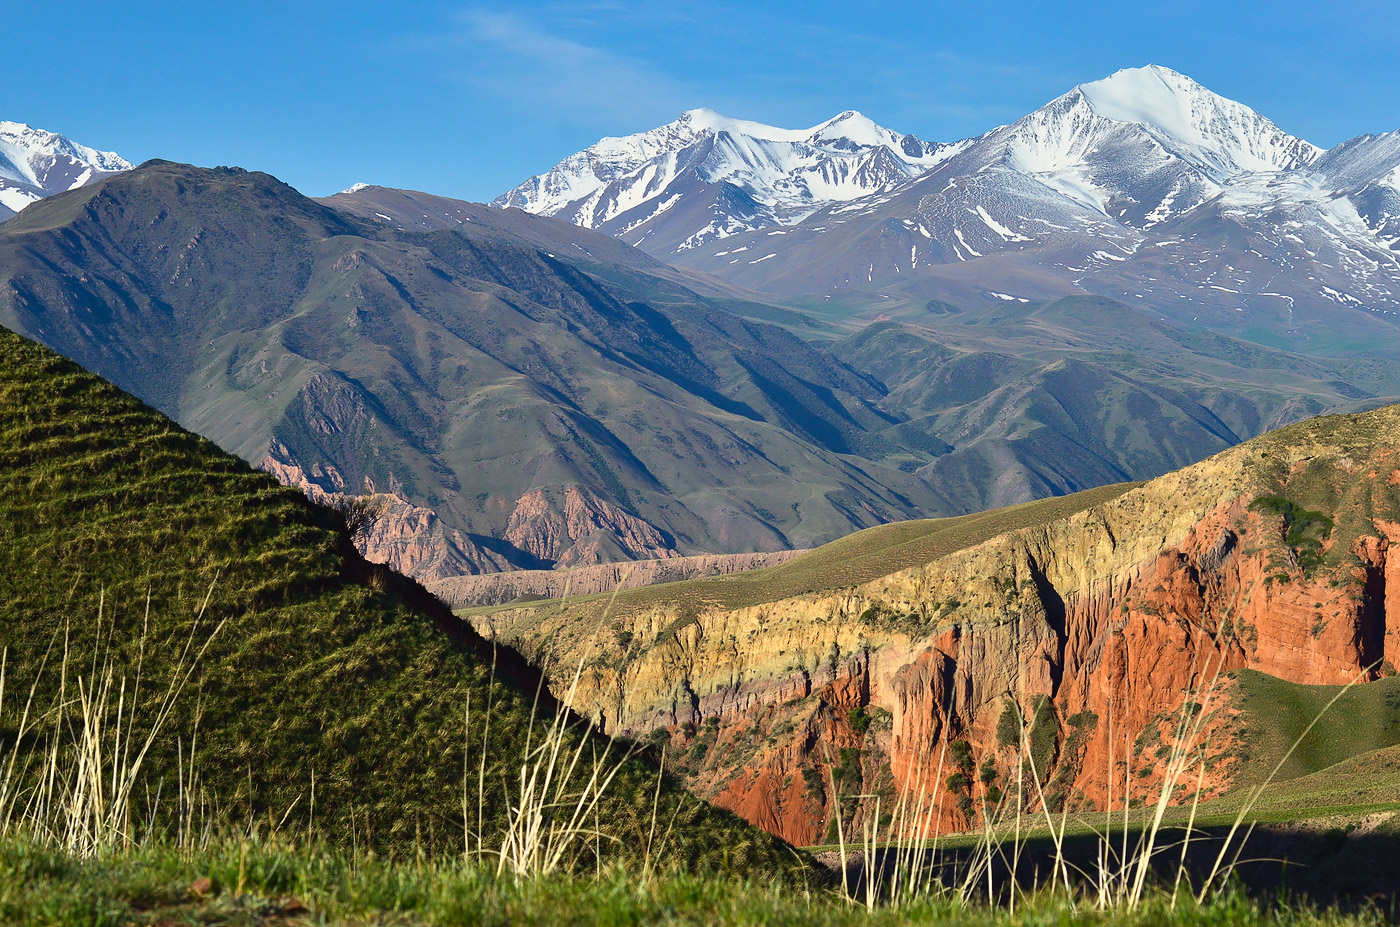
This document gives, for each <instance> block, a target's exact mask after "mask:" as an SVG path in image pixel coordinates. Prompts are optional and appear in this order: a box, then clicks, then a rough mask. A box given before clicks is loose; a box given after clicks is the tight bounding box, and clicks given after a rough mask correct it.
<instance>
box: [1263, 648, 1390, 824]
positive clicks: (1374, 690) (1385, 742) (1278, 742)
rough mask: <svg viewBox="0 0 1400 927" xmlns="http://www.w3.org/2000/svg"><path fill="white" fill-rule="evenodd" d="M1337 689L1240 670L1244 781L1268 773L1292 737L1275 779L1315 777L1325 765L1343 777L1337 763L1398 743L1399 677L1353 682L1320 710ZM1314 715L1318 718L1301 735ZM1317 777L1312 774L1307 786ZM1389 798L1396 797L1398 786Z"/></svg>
mask: <svg viewBox="0 0 1400 927" xmlns="http://www.w3.org/2000/svg"><path fill="white" fill-rule="evenodd" d="M1340 690H1341V687H1340V686H1301V685H1297V684H1295V683H1290V682H1285V681H1284V680H1282V679H1278V678H1276V677H1274V676H1269V675H1266V674H1264V673H1259V672H1255V671H1253V670H1241V671H1240V701H1239V704H1240V707H1241V709H1242V710H1243V711H1244V715H1245V730H1246V731H1247V732H1248V748H1247V749H1248V750H1249V754H1250V759H1249V761H1248V764H1247V765H1246V767H1245V768H1244V770H1243V772H1242V778H1243V780H1244V781H1245V782H1248V781H1250V780H1257V779H1260V778H1262V777H1264V776H1267V775H1268V774H1269V773H1270V772H1271V771H1272V770H1273V769H1274V767H1275V766H1277V765H1278V763H1279V762H1280V761H1281V760H1283V758H1284V755H1285V754H1286V753H1287V752H1288V750H1289V748H1290V747H1292V746H1293V744H1294V743H1295V742H1297V744H1298V747H1297V749H1296V750H1294V751H1293V754H1292V756H1290V757H1288V759H1287V760H1286V761H1285V762H1284V764H1283V766H1282V767H1281V768H1280V769H1279V773H1278V776H1277V778H1278V779H1279V780H1290V779H1301V778H1303V777H1314V776H1316V775H1317V774H1319V773H1323V772H1324V771H1327V770H1335V771H1336V772H1339V773H1342V776H1341V778H1345V777H1346V774H1345V772H1344V771H1343V770H1342V769H1340V766H1341V765H1346V768H1347V769H1350V768H1351V767H1352V766H1353V765H1355V764H1349V763H1348V762H1347V761H1350V760H1353V759H1355V758H1359V757H1362V756H1363V755H1366V754H1372V753H1375V752H1377V751H1389V750H1391V748H1394V747H1397V746H1400V676H1392V677H1390V678H1387V679H1378V680H1376V681H1374V682H1370V683H1367V684H1366V685H1359V686H1355V687H1353V688H1351V689H1349V690H1347V692H1346V693H1345V694H1343V695H1342V697H1341V698H1340V699H1339V700H1338V701H1337V703H1336V704H1335V705H1333V706H1332V707H1331V709H1329V710H1328V711H1327V712H1326V714H1323V709H1324V708H1326V707H1327V703H1328V702H1330V701H1332V699H1333V697H1335V696H1336V695H1337V693H1338V692H1339V691H1340ZM1319 716H1321V720H1319V721H1318V723H1317V724H1316V725H1314V726H1313V728H1312V730H1311V731H1308V733H1307V735H1306V736H1304V731H1307V728H1308V725H1309V724H1312V722H1313V720H1314V719H1316V718H1318V717H1319ZM1300 737H1301V738H1302V740H1301V741H1300V740H1299V738H1300ZM1353 771H1354V770H1353ZM1391 778H1392V779H1394V778H1396V776H1394V775H1392V777H1391ZM1321 781H1322V780H1321V779H1320V778H1314V779H1313V780H1312V782H1311V783H1310V786H1312V787H1316V786H1317V785H1318V784H1319V783H1320V782H1321ZM1356 784H1357V783H1356V782H1355V781H1352V782H1351V783H1350V785H1352V786H1355V785H1356ZM1394 797H1395V800H1397V801H1400V791H1397V792H1396V793H1395V796H1394Z"/></svg>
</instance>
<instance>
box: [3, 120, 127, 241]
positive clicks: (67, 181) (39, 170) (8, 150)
mask: <svg viewBox="0 0 1400 927" xmlns="http://www.w3.org/2000/svg"><path fill="white" fill-rule="evenodd" d="M131 166H132V165H131V162H129V161H127V160H126V159H125V158H123V157H121V156H120V155H118V154H116V153H115V152H111V151H98V150H97V149H96V148H89V147H88V146H86V145H79V144H77V143H76V142H74V141H71V140H70V139H68V138H66V137H64V136H62V135H59V134H57V133H55V132H46V131H44V130H43V129H35V128H32V127H30V126H27V125H25V124H23V123H20V122H0V221H4V220H5V219H8V218H9V217H10V216H12V215H14V214H15V213H17V212H19V211H20V210H21V209H23V208H24V207H26V206H28V205H29V204H30V203H32V202H34V201H35V200H39V199H43V198H44V197H46V196H50V195H52V194H54V193H62V192H63V191H64V190H72V189H74V188H75V187H81V186H82V185H83V184H85V183H87V182H88V181H90V180H93V179H95V178H97V177H101V176H103V175H104V174H111V173H114V172H116V171H126V170H130V169H131Z"/></svg>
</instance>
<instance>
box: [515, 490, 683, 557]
mask: <svg viewBox="0 0 1400 927" xmlns="http://www.w3.org/2000/svg"><path fill="white" fill-rule="evenodd" d="M505 539H506V540H507V541H509V542H510V543H511V544H512V545H514V546H515V547H517V548H519V549H520V550H523V551H525V552H526V553H528V554H530V555H531V556H533V557H534V558H535V559H537V560H541V561H545V562H549V563H553V564H556V565H557V566H561V567H571V566H587V565H590V564H595V563H603V562H606V561H609V560H637V559H649V558H657V557H659V558H668V557H679V556H680V553H679V552H678V551H677V550H676V548H675V543H674V541H673V540H672V539H671V538H670V537H669V536H668V535H667V534H666V533H665V532H664V531H661V530H660V529H659V528H656V527H655V526H653V525H651V524H648V523H647V522H645V521H643V520H642V519H640V518H637V517H636V516H635V515H629V514H628V513H627V512H624V511H623V510H622V509H620V508H618V507H617V506H615V505H613V504H612V503H610V502H608V501H606V500H604V499H600V498H598V497H597V496H595V495H594V494H593V493H591V492H589V491H588V490H586V489H584V488H582V487H580V486H566V487H563V489H562V491H553V492H551V491H549V490H544V489H532V490H530V491H529V492H527V493H525V495H523V496H521V497H520V498H519V499H517V500H516V503H515V511H513V512H512V513H511V516H510V523H509V524H508V525H507V527H506V534H505Z"/></svg>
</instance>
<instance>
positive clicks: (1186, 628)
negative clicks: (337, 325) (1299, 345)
mask: <svg viewBox="0 0 1400 927" xmlns="http://www.w3.org/2000/svg"><path fill="white" fill-rule="evenodd" d="M1397 544H1400V408H1397V407H1390V408H1387V409H1382V410H1379V411H1377V412H1373V413H1367V414H1365V415H1362V416H1355V417H1350V418H1343V417H1337V418H1331V419H1318V420H1314V421H1311V422H1305V423H1302V424H1300V425H1298V426H1293V427H1291V428H1288V429H1285V430H1283V431H1281V432H1278V433H1275V434H1274V435H1269V436H1266V437H1265V438H1262V439H1259V440H1256V441H1253V442H1250V443H1248V444H1246V445H1242V446H1241V447H1238V448H1234V449H1232V450H1230V451H1227V452H1225V453H1223V454H1220V455H1218V456H1217V457H1214V458H1211V459H1210V460H1207V461H1204V462H1202V463H1200V464H1197V465H1195V466H1192V467H1189V468H1186V469H1185V470H1181V471H1178V472H1177V473H1173V474H1168V475H1167V476H1164V477H1162V478H1160V479H1157V480H1154V481H1152V482H1151V483H1148V484H1145V485H1143V486H1141V487H1138V488H1136V489H1132V490H1130V491H1128V492H1126V493H1124V494H1123V495H1121V496H1118V497H1117V498H1115V499H1113V500H1111V501H1109V502H1106V503H1103V504H1101V505H1098V506H1095V507H1093V508H1090V509H1087V510H1086V511H1082V512H1080V513H1078V514H1076V515H1072V516H1070V517H1067V518H1062V519H1059V520H1055V521H1050V522H1048V523H1045V524H1041V525H1037V526H1034V527H1029V528H1023V529H1020V530H1015V531H1010V532H1008V533H1005V534H1002V535H1000V536H996V537H994V538H992V539H991V540H989V541H986V542H984V543H981V544H978V545H976V546H973V547H969V548H966V549H963V550H959V551H957V552H955V553H952V554H950V555H947V556H944V557H941V558H939V559H937V560H935V561H933V562H931V563H928V564H926V565H923V566H919V567H914V568H912V569H906V570H902V571H899V572H896V573H892V574H890V575H888V576H884V577H882V578H879V579H876V580H874V581H872V582H867V583H864V584H863V585H858V586H854V587H846V588H841V589H830V590H824V591H813V592H811V593H809V594H805V595H799V596H794V597H790V598H785V599H781V600H778V601H771V602H764V603H762V604H758V605H752V606H747V607H743V608H729V609H725V608H718V607H711V606H707V605H706V603H705V602H702V601H691V600H688V599H687V597H686V595H685V591H684V590H685V587H684V586H677V587H673V588H674V594H673V595H671V596H670V597H669V598H667V599H665V600H664V601H662V602H661V603H660V604H657V603H656V601H655V597H652V599H650V600H647V601H650V602H651V604H643V605H642V606H639V607H637V608H635V609H628V608H625V607H624V608H622V609H620V610H619V611H618V612H617V613H616V614H615V615H608V616H607V623H606V624H605V625H604V627H605V628H606V630H605V631H604V632H603V634H602V635H601V636H600V637H599V638H598V639H589V637H588V632H591V630H592V629H593V628H595V627H597V626H598V622H599V619H600V615H599V613H598V612H597V608H598V606H593V605H589V604H587V603H582V604H580V605H578V606H577V607H575V608H573V609H561V608H559V607H558V606H554V607H552V608H551V609H549V610H545V609H539V608H529V607H522V608H521V609H519V610H516V611H510V612H505V613H500V612H497V613H494V614H492V615H490V616H486V617H482V618H480V619H474V620H477V621H478V628H479V630H482V631H483V632H484V633H488V634H496V635H498V636H500V637H502V638H503V639H506V640H508V641H510V642H512V643H513V644H515V645H516V646H518V647H520V648H521V649H523V650H524V651H525V652H526V653H527V654H528V653H530V652H532V651H533V652H535V653H536V655H537V656H539V657H541V658H543V657H544V656H545V655H546V652H547V653H548V655H549V657H550V659H553V660H555V661H558V663H557V669H556V672H557V671H558V669H562V668H563V667H568V668H569V669H570V670H571V669H572V667H573V666H574V665H577V661H578V659H580V657H583V658H584V659H585V660H586V663H587V671H586V673H585V677H584V679H583V682H582V685H581V686H580V689H579V692H578V693H577V696H576V698H575V703H574V704H575V707H577V708H579V709H580V710H582V711H585V712H587V713H589V714H591V715H592V716H594V717H595V718H596V719H597V720H598V722H599V723H601V724H602V725H604V726H606V727H608V728H610V729H613V730H617V731H620V732H624V733H628V734H632V735H638V736H646V737H649V738H654V739H656V740H658V741H660V742H664V743H667V744H669V745H670V748H671V751H672V754H673V756H674V757H675V763H676V765H677V767H678V768H680V769H681V770H682V771H683V772H684V774H685V775H686V777H687V778H688V780H689V782H690V784H691V785H692V787H694V788H695V789H696V790H697V791H698V792H699V793H700V794H702V795H704V796H706V797H708V798H710V799H711V800H713V801H716V802H717V803H719V804H721V805H722V806H724V807H727V808H730V809H732V810H734V811H736V812H737V813H739V814H740V815H742V816H744V817H745V818H746V819H748V820H749V821H751V822H752V823H755V824H757V825H759V826H762V827H764V828H766V829H768V830H770V831H772V832H774V833H777V834H780V835H781V836H783V837H784V838H786V839H788V840H790V841H793V842H795V843H798V844H810V843H814V842H819V841H821V840H822V839H823V838H824V837H825V836H827V835H828V834H827V831H828V828H829V827H830V826H831V822H832V820H833V812H834V809H835V807H836V805H837V804H838V803H841V804H842V805H843V806H846V807H847V810H848V811H851V812H853V813H854V814H855V816H856V822H858V821H859V820H860V816H861V815H863V814H868V813H870V803H869V802H868V801H866V802H854V803H852V802H851V800H850V799H847V798H845V796H854V795H870V794H882V793H883V794H885V795H886V796H894V795H900V794H911V793H918V794H919V795H921V796H922V798H921V799H920V800H923V801H926V802H931V803H932V804H933V806H934V807H935V809H936V812H937V823H936V826H935V829H936V830H952V829H959V828H963V827H967V826H969V825H971V824H973V823H975V820H976V818H977V814H978V812H977V808H978V806H979V804H980V802H981V801H982V800H983V799H984V798H987V796H988V795H989V794H991V793H992V789H993V788H994V787H995V788H996V789H1004V788H1007V787H1008V778H1009V777H1010V776H1011V771H1012V769H1013V768H1015V767H1016V766H1017V764H1018V763H1019V762H1022V761H1021V760H1019V759H1018V757H1019V756H1022V755H1028V756H1029V758H1030V760H1031V761H1032V762H1033V766H1034V773H1033V774H1032V778H1033V780H1034V781H1033V782H1031V783H1029V784H1026V783H1023V794H1026V795H1027V797H1028V800H1029V801H1030V803H1031V805H1032V806H1035V805H1038V804H1045V805H1049V806H1051V807H1056V808H1058V807H1061V806H1064V805H1068V806H1070V807H1075V808H1083V809H1088V808H1095V809H1104V808H1108V807H1121V806H1122V805H1123V803H1124V802H1125V801H1126V800H1130V799H1133V798H1142V797H1144V796H1146V795H1149V794H1155V793H1153V792H1152V789H1153V788H1154V786H1155V785H1156V784H1157V783H1158V782H1160V779H1159V777H1158V772H1159V771H1157V770H1155V769H1154V768H1153V763H1154V762H1155V760H1154V759H1153V752H1152V751H1150V750H1144V748H1143V745H1144V744H1147V743H1157V742H1160V740H1161V738H1162V737H1164V736H1169V735H1170V730H1169V729H1170V727H1171V724H1170V721H1171V719H1172V718H1174V717H1175V716H1176V715H1175V713H1176V712H1178V711H1180V710H1182V708H1183V705H1184V704H1185V703H1187V702H1192V701H1199V702H1209V703H1210V704H1208V705H1207V706H1205V709H1198V710H1210V711H1211V712H1212V713H1213V714H1212V716H1214V714H1215V713H1218V714H1219V715H1220V718H1221V721H1220V722H1219V723H1220V724H1224V723H1225V721H1226V720H1227V719H1228V714H1229V709H1228V691H1229V686H1230V683H1229V679H1228V675H1227V674H1228V673H1229V672H1230V671H1232V670H1235V669H1239V668H1242V667H1249V668H1253V669H1257V670H1260V671H1262V672H1265V673H1269V674H1272V675H1275V676H1278V677H1281V678H1283V679H1286V680H1289V681H1293V682H1298V683H1309V684H1339V683H1346V682H1349V681H1351V680H1352V679H1354V678H1357V677H1358V676H1360V677H1362V678H1375V677H1376V676H1378V675H1383V674H1390V673H1393V672H1394V667H1395V665H1396V664H1400V547H1396V545H1397ZM585 629H586V630H585ZM546 642H548V645H549V646H548V650H547V651H546V649H545V647H544V646H543V645H544V644H545V643H546ZM1208 695H1210V696H1211V698H1207V696H1208ZM1188 707H1190V706H1188ZM1026 731H1028V733H1023V732H1026ZM1164 732H1165V734H1164ZM1023 738H1024V739H1023ZM984 768H985V769H986V770H987V775H986V776H984V775H983V770H984ZM955 774H961V777H962V779H961V781H957V776H955ZM1229 774H1230V766H1229V764H1228V763H1224V764H1219V765H1217V766H1215V767H1213V771H1212V773H1211V781H1209V782H1208V783H1207V787H1208V788H1210V789H1216V790H1218V789H1219V788H1222V787H1224V786H1226V785H1228V781H1229ZM955 782H956V785H955V784H954V783H955ZM1031 785H1034V788H1031ZM885 807H886V808H888V807H889V803H888V798H887V800H886V804H885ZM848 821H849V819H848Z"/></svg>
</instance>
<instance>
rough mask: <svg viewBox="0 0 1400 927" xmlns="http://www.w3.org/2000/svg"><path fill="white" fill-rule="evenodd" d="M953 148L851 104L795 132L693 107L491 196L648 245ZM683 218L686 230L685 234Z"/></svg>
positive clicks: (859, 193) (891, 183)
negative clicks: (878, 120) (895, 127)
mask: <svg viewBox="0 0 1400 927" xmlns="http://www.w3.org/2000/svg"><path fill="white" fill-rule="evenodd" d="M958 150H959V146H956V145H935V144H931V143H929V142H925V141H923V140H922V139H918V138H915V137H914V136H912V135H900V134H898V133H896V132H891V131H890V130H889V129H886V128H884V127H883V126H879V125H876V124H875V123H874V122H872V121H871V120H869V119H868V118H866V117H865V116H863V115H861V114H860V113H857V112H854V111H847V112H844V113H841V114H840V115H837V116H834V117H832V118H831V119H828V120H827V121H826V122H823V123H821V124H819V125H815V126H813V127H812V128H810V129H796V130H794V129H779V128H776V127H774V126H769V125H764V124H762V123H758V122H748V121H745V120H742V119H730V118H728V117H727V116H721V115H720V114H719V113H716V112H714V111H713V110H708V109H694V110H690V111H688V112H685V113H682V114H681V117H680V118H679V119H677V120H676V121H675V122H672V123H668V124H667V125H664V126H661V127H660V128H656V129H652V130H650V131H648V132H642V133H640V134H637V135H629V136H626V137H624V138H605V139H602V140H601V141H599V142H598V144H596V145H594V146H593V147H591V148H589V149H587V150H585V151H581V152H579V153H578V154H575V155H572V156H570V157H568V158H565V159H564V160H563V161H561V162H560V163H559V164H558V165H556V166H555V167H554V168H553V169H552V170H550V171H549V172H548V173H545V174H541V175H540V176H538V177H533V178H531V179H530V180H527V181H526V182H525V183H523V184H521V185H520V186H519V187H516V188H515V189H514V190H512V191H510V192H509V193H506V194H505V195H503V196H501V197H499V198H498V199H497V200H496V201H495V203H494V205H497V206H503V207H504V206H515V207H518V208H520V209H524V210H526V211H527V212H533V213H536V214H541V215H549V216H556V217H558V218H562V219H567V220H569V221H570V222H573V223H574V224H576V225H582V226H586V227H588V228H593V229H598V230H600V231H604V232H608V233H610V234H613V235H616V236H618V237H620V238H622V239H623V240H625V241H627V242H628V243H630V244H635V245H641V246H643V247H644V249H645V250H647V251H649V252H652V253H657V252H658V251H672V252H680V251H685V250H688V249H690V248H694V247H697V246H699V245H702V244H705V243H707V242H711V241H716V240H719V239H722V238H726V237H728V236H730V235H733V234H736V233H738V232H742V231H747V230H752V229H758V228H764V227H766V226H770V225H791V224H794V223H797V222H800V221H802V220H803V219H805V218H806V217H807V216H809V215H811V214H812V213H813V212H814V211H816V210H817V209H820V208H821V207H822V206H825V205H828V204H831V203H844V202H849V201H851V200H856V199H860V198H861V197H865V196H869V195H871V194H874V193H879V192H881V191H884V190H890V189H893V188H895V187H897V186H899V185H900V184H903V183H905V182H907V181H909V180H910V179H912V178H914V177H917V176H919V175H921V174H923V173H925V172H927V171H928V170H930V169H931V168H933V167H935V166H936V165H938V164H939V163H940V162H942V161H944V160H946V159H947V158H948V157H950V156H951V155H953V154H955V153H956V152H957V151H958ZM677 206H679V207H680V208H679V209H677V208H676V207H677ZM668 213H671V215H667V214H668ZM663 216H664V217H665V218H664V219H663V218H662V217H663ZM691 226H696V227H695V228H693V229H692V228H691ZM678 228H679V229H685V230H686V232H687V234H685V235H684V236H683V237H680V238H679V239H677V238H676V235H675V232H674V230H675V229H678Z"/></svg>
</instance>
